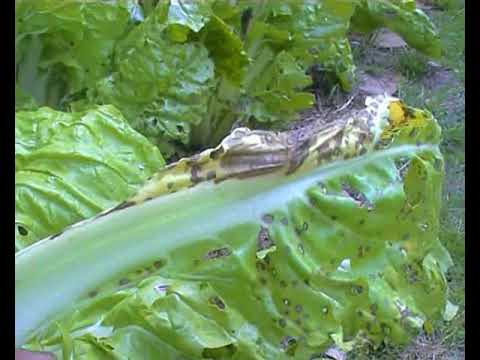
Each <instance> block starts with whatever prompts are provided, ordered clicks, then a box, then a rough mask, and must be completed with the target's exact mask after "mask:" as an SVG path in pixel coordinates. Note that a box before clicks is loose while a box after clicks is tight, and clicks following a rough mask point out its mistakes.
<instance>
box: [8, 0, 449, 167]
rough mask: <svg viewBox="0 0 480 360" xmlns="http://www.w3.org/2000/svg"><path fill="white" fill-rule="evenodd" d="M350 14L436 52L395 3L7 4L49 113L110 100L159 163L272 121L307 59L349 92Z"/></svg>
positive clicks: (29, 81) (299, 104) (174, 0)
mask: <svg viewBox="0 0 480 360" xmlns="http://www.w3.org/2000/svg"><path fill="white" fill-rule="evenodd" d="M393 12H394V13H395V14H396V16H395V17H391V16H389V15H388V14H391V13H393ZM100 14H101V15H100ZM351 20H352V23H353V24H354V27H355V28H357V30H358V31H364V32H369V31H372V30H374V29H376V28H378V27H389V28H391V29H392V30H394V31H396V32H398V33H399V34H400V35H402V36H403V37H404V38H405V39H406V41H407V42H408V43H409V44H410V45H412V46H413V47H416V48H418V49H419V50H421V51H424V52H425V53H426V54H429V55H436V54H437V52H438V45H439V43H438V39H437V37H436V34H435V31H434V28H433V25H432V24H431V23H430V21H429V20H428V18H427V17H426V16H424V15H422V13H421V12H419V11H416V10H415V8H414V6H413V7H412V6H403V5H399V4H398V3H397V2H396V1H391V2H390V1H368V2H367V1H360V2H358V1H354V0H344V1H336V0H335V1H334V0H327V1H322V2H321V3H315V2H310V1H296V0H295V1H294V0H289V1H282V2H277V1H262V2H258V1H252V0H237V1H234V2H231V1H225V0H215V1H213V0H211V1H206V2H182V1H179V0H171V1H166V0H163V1H158V2H154V1H147V2H144V3H143V5H138V4H137V3H136V2H135V1H127V0H124V1H114V2H102V3H94V2H84V1H79V0H76V1H69V2H66V3H62V4H57V5H56V6H53V5H52V3H51V1H48V0H39V1H35V2H31V1H18V2H16V11H15V21H16V71H17V84H18V86H19V88H20V89H21V90H22V91H23V92H26V93H28V94H30V95H32V96H33V98H34V99H35V100H36V101H37V103H38V104H39V105H49V106H51V107H54V108H57V109H64V110H67V111H70V110H75V111H76V110H86V109H88V108H89V107H91V106H93V105H96V104H111V105H114V106H116V107H117V108H118V109H120V111H121V112H122V113H123V115H124V116H125V117H126V119H127V120H128V121H129V122H130V124H131V125H132V126H133V127H134V128H135V129H136V130H137V131H139V132H140V133H142V134H143V135H145V136H146V137H147V138H148V139H150V141H151V142H153V143H154V144H156V145H157V146H158V147H159V148H160V150H161V152H162V154H163V155H164V156H165V157H166V158H170V157H172V156H179V155H182V154H185V153H188V152H191V151H192V150H195V149H200V148H204V147H205V146H212V145H215V144H217V143H218V142H219V141H220V139H222V138H223V137H224V136H225V135H226V134H227V133H228V132H229V131H230V129H231V127H232V125H233V124H234V123H238V122H240V123H241V122H248V123H249V125H251V126H257V127H262V128H282V127H284V126H285V125H286V124H287V123H288V122H290V121H292V120H294V119H295V118H296V117H297V114H298V113H299V111H301V110H304V109H307V108H309V107H311V106H312V105H313V103H314V101H315V98H314V96H313V95H312V94H311V93H310V92H309V91H308V90H306V89H307V87H309V86H310V85H311V83H312V78H311V77H310V76H309V75H308V74H307V72H308V70H309V69H311V68H312V66H315V67H316V68H317V69H321V71H322V74H323V75H322V76H324V77H326V78H327V79H328V81H327V84H331V85H329V86H335V84H339V85H340V86H341V88H342V89H343V90H349V89H350V88H351V84H352V81H353V79H354V64H353V58H352V54H351V49H350V44H349V42H348V40H347V36H346V35H347V32H348V31H349V30H350V23H351ZM92 53H95V54H97V55H96V56H95V57H92V56H91V54H92Z"/></svg>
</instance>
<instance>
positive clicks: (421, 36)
mask: <svg viewBox="0 0 480 360" xmlns="http://www.w3.org/2000/svg"><path fill="white" fill-rule="evenodd" d="M352 27H353V29H355V30H356V31H360V32H371V31H373V30H375V29H377V28H380V27H385V28H388V29H390V30H391V31H393V32H395V33H397V34H399V35H400V36H401V37H402V38H403V39H404V40H405V41H406V42H407V44H408V45H410V46H411V47H413V48H415V49H417V50H419V51H421V52H423V53H424V54H426V55H428V56H432V57H439V56H440V55H441V47H440V37H439V36H438V33H437V31H436V28H435V26H434V24H433V23H432V22H431V21H430V19H429V18H428V16H427V15H426V14H425V13H424V12H423V11H422V10H420V9H417V8H416V7H415V1H410V0H401V1H400V0H362V1H361V3H360V5H359V6H358V7H357V9H356V11H355V15H354V16H353V18H352Z"/></svg>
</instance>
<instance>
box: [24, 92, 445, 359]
mask: <svg viewBox="0 0 480 360" xmlns="http://www.w3.org/2000/svg"><path fill="white" fill-rule="evenodd" d="M385 109H390V110H389V112H388V113H386V111H385ZM361 114H369V115H368V116H366V117H361ZM412 130H415V131H412ZM332 133H333V134H337V136H338V138H336V140H335V141H336V148H335V150H336V151H335V153H334V154H332V153H331V152H329V150H328V146H326V145H329V144H330V143H331V140H332V137H331V134H332ZM412 134H413V135H412ZM379 135H381V136H379ZM282 136H283V135H281V134H274V133H269V132H256V133H255V132H249V131H247V130H246V129H238V130H237V131H235V132H234V133H233V134H232V135H231V136H230V137H228V138H226V139H225V140H224V141H223V142H222V144H221V145H220V146H219V147H217V148H216V149H210V150H207V151H206V152H203V153H201V154H198V155H197V156H196V157H195V158H189V159H184V160H182V161H180V162H178V163H176V164H173V165H172V166H170V167H169V168H166V169H165V170H164V171H162V172H160V173H159V174H157V175H156V176H154V177H153V178H152V180H151V181H150V182H149V183H148V184H147V185H146V186H145V188H143V189H141V190H140V191H139V193H138V194H137V195H136V196H134V197H131V198H130V199H129V201H128V202H127V203H124V204H129V205H130V206H129V207H128V208H124V209H120V208H117V210H116V211H109V212H106V213H104V214H102V216H100V217H98V218H96V219H93V220H91V221H88V222H85V223H83V224H79V225H77V226H75V227H72V228H70V229H67V230H66V231H65V232H64V233H63V234H62V235H60V236H58V237H55V238H53V239H48V240H47V241H43V242H41V243H39V244H38V245H37V246H35V247H30V248H27V249H25V250H23V251H22V252H20V253H18V254H17V256H16V276H17V285H16V299H17V309H16V321H17V322H16V331H17V341H19V339H21V337H22V336H25V335H26V334H27V332H28V330H37V331H34V333H32V334H31V335H32V336H31V338H30V341H29V344H28V348H30V349H42V350H48V351H52V352H54V353H56V354H57V356H59V357H62V358H64V359H68V358H72V357H73V358H79V359H89V358H98V357H100V356H101V355H98V354H103V355H104V356H105V357H107V356H109V357H120V358H121V357H132V358H139V357H141V358H144V359H156V358H158V354H162V356H163V357H164V358H166V359H176V358H178V357H179V356H181V357H183V358H186V359H199V358H223V359H272V360H273V359H289V358H291V357H292V356H293V357H295V358H301V359H303V358H307V359H308V358H310V357H312V356H313V355H315V354H320V353H322V352H323V351H325V349H326V348H327V347H328V346H330V345H332V344H335V345H336V346H338V347H340V348H342V349H351V347H352V346H353V345H354V344H356V343H357V342H359V341H370V342H373V343H374V344H376V345H379V344H380V343H381V342H382V341H383V340H384V339H389V341H392V342H394V343H405V342H406V341H407V340H408V339H409V337H410V335H411V334H412V333H415V332H417V331H418V330H419V329H420V328H421V327H422V326H423V324H425V323H429V322H430V321H431V320H433V319H436V318H438V317H439V316H441V315H442V314H444V313H445V309H449V305H448V304H449V303H448V302H447V299H446V296H447V286H446V279H445V275H444V274H445V272H446V271H447V269H448V267H449V266H450V265H451V260H450V258H449V256H448V253H447V252H446V251H445V249H444V248H443V247H442V245H441V243H440V242H439V239H438V231H439V223H438V218H439V212H440V205H441V203H440V197H441V187H442V186H441V185H442V178H443V160H442V157H441V154H440V152H439V148H438V146H439V141H440V128H439V126H438V125H437V123H436V122H435V120H434V119H433V118H432V117H431V115H430V114H429V113H428V112H424V111H419V110H414V109H407V108H405V107H404V106H403V105H401V104H400V103H398V102H390V103H389V105H388V106H387V104H386V103H385V102H383V101H380V102H379V103H376V102H372V103H371V105H370V106H369V108H368V109H367V111H366V112H360V113H358V114H354V115H352V118H350V119H349V120H348V121H345V122H341V121H340V120H339V122H338V123H332V124H330V125H329V126H326V127H325V129H324V131H322V132H319V133H318V134H315V135H312V136H311V137H310V138H308V139H305V143H306V144H310V145H311V146H312V147H311V148H308V147H304V146H303V145H302V144H301V143H299V144H297V145H296V147H294V148H295V149H296V150H298V151H299V152H302V151H304V153H301V155H302V156H301V158H302V159H303V162H301V163H300V164H298V165H299V166H298V167H296V168H295V169H294V170H291V165H292V163H291V162H290V160H293V161H295V158H292V159H285V162H281V161H280V162H279V160H278V159H280V156H279V155H281V154H283V153H284V152H285V150H286V149H288V148H289V146H291V145H289V142H288V140H287V138H286V137H282ZM267 139H270V140H269V142H267V141H266V140H267ZM290 139H291V138H289V140H290ZM386 140H388V141H386ZM352 143H355V144H356V145H352ZM220 149H223V151H219V150H220ZM302 149H303V150H302ZM294 153H295V152H294ZM212 154H217V155H215V156H212ZM265 154H267V155H268V156H265ZM239 155H240V156H243V157H242V159H243V161H242V162H238V161H237V162H235V160H236V159H238V156H239ZM319 158H320V160H319ZM319 161H320V163H321V164H322V165H321V166H319V165H318V163H319ZM255 166H259V167H258V168H256V167H255ZM203 169H205V171H208V172H212V171H213V173H214V174H215V176H216V177H220V176H221V175H222V174H223V176H226V178H223V179H227V180H226V181H220V182H213V181H209V180H208V178H206V177H204V176H203V171H204V170H203ZM252 169H256V170H262V169H263V170H265V169H270V172H269V173H268V174H267V175H265V172H262V171H257V172H253V173H252ZM285 172H289V175H288V176H287V175H285ZM232 176H235V177H238V178H237V179H230V180H228V179H229V177H232ZM198 182H201V184H199V183H198ZM169 184H170V185H169ZM162 185H166V191H167V192H166V193H163V194H160V195H158V194H157V195H156V192H155V191H159V190H158V189H163V188H162ZM173 190H175V193H173ZM144 196H148V197H149V200H148V201H146V202H144V201H143V200H139V199H144ZM151 196H153V199H152V198H150V197H151ZM145 200H146V198H145ZM191 203H195V204H198V206H191ZM160 215H161V216H160ZM212 219H213V220H214V221H212ZM112 230H115V231H112ZM98 239H101V241H100V242H99V241H98ZM100 249H101V250H102V251H101V252H100V251H99V250H100ZM63 252H65V253H71V254H75V257H67V258H66V259H65V260H64V261H61V262H58V263H55V264H54V265H50V266H47V264H50V262H51V260H52V259H53V258H55V257H57V256H58V255H59V254H60V253H63ZM104 254H108V256H105V255H104ZM125 254H128V256H125ZM32 261H34V262H32ZM32 263H35V264H36V266H38V270H37V271H36V272H35V273H33V274H32V271H31V266H33V265H32ZM51 266H54V267H55V270H56V271H51V269H52V267H51ZM54 283H55V286H56V288H57V289H60V290H59V291H61V293H62V296H61V297H55V296H54V293H52V292H51V290H49V289H50V288H49V286H46V285H47V284H54ZM33 294H35V295H36V296H37V298H38V297H39V296H40V297H41V298H42V299H44V301H43V302H38V301H36V298H33ZM53 315H59V316H55V317H52V316H53ZM50 319H55V321H51V322H48V321H47V320H50ZM40 324H45V325H47V324H48V325H49V326H46V327H38V325H40ZM35 325H37V326H35ZM32 327H33V329H32Z"/></svg>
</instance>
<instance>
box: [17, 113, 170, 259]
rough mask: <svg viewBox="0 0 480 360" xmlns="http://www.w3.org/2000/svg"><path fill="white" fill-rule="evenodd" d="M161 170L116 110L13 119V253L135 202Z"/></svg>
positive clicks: (151, 151)
mask: <svg viewBox="0 0 480 360" xmlns="http://www.w3.org/2000/svg"><path fill="white" fill-rule="evenodd" d="M163 164H164V161H163V158H162V157H161V155H160V153H159V151H158V149H156V148H155V147H154V146H153V145H152V144H150V143H149V142H148V140H147V139H145V138H144V137H143V136H142V135H140V134H138V133H137V132H135V131H134V130H133V129H132V128H131V127H130V126H129V125H128V123H126V121H125V120H124V118H123V117H122V115H121V113H120V112H119V111H118V110H117V109H115V108H113V107H112V106H104V107H98V108H95V109H92V110H89V111H87V112H84V113H64V112H59V111H54V110H51V109H49V108H40V109H38V110H36V111H21V112H17V113H16V116H15V228H16V233H15V248H16V250H19V249H22V248H24V247H26V246H28V245H30V244H31V243H33V242H36V241H38V240H40V239H42V238H44V237H46V236H48V235H51V234H53V233H56V232H59V231H61V230H63V229H64V228H65V227H66V226H68V225H70V224H73V223H75V222H78V221H80V220H83V219H85V218H89V217H91V216H93V215H95V214H97V213H99V212H100V211H102V210H104V209H106V208H108V207H111V206H113V205H114V204H116V203H117V202H119V201H121V200H123V199H125V198H126V197H128V196H130V195H131V194H132V193H133V192H134V191H135V190H136V189H137V188H138V187H139V186H140V185H142V184H143V183H144V182H145V180H146V179H147V178H148V177H149V176H150V175H152V174H153V173H154V172H155V171H157V170H158V169H159V168H160V167H162V165H163Z"/></svg>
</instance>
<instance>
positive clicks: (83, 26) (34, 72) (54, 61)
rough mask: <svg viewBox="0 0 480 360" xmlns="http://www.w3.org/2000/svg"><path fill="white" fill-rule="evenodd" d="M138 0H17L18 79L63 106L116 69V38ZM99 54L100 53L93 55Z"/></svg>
mask: <svg viewBox="0 0 480 360" xmlns="http://www.w3.org/2000/svg"><path fill="white" fill-rule="evenodd" d="M134 4H135V3H134V2H133V1H108V2H107V1H105V2H98V1H82V0H74V1H64V2H58V1H52V0H38V1H22V0H20V1H16V2H15V49H16V53H15V57H16V59H15V62H16V67H17V74H18V78H17V80H18V82H19V85H20V87H21V88H22V89H23V90H26V91H29V92H30V93H31V94H32V95H33V96H34V97H35V99H36V100H37V101H38V102H39V104H40V105H49V106H53V107H55V108H58V107H60V106H61V105H62V101H64V99H66V98H68V97H69V96H71V95H73V94H75V93H77V92H79V91H82V90H84V89H85V88H89V87H92V86H93V85H94V84H95V83H96V82H97V81H98V79H100V78H102V77H104V76H106V75H107V74H108V72H109V69H110V63H111V59H112V54H113V48H114V45H115V42H116V41H117V40H118V39H120V38H121V37H122V36H123V34H124V33H125V32H126V30H127V28H128V26H129V24H130V23H131V21H133V20H131V14H132V13H131V11H132V5H134ZM93 54H94V55H93Z"/></svg>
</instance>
